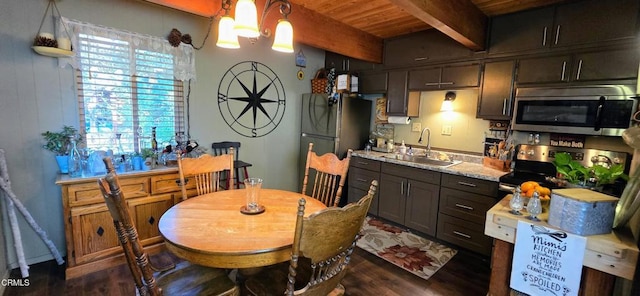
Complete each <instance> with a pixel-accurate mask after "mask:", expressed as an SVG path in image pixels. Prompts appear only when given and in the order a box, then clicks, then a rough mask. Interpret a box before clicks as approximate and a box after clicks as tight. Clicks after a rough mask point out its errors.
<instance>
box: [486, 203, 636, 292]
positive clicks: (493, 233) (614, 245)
mask: <svg viewBox="0 0 640 296" xmlns="http://www.w3.org/2000/svg"><path fill="white" fill-rule="evenodd" d="M510 198H511V195H507V196H506V197H505V198H504V199H502V200H501V201H500V202H498V203H497V204H496V205H494V206H493V207H492V208H491V209H489V211H487V216H486V223H485V234H486V235H488V236H490V237H493V238H494V239H495V241H494V246H493V253H492V266H491V282H490V283H489V292H488V293H487V295H489V296H507V295H511V289H510V288H509V282H510V275H511V261H512V259H513V251H514V243H515V239H516V229H517V225H518V220H523V219H525V220H526V218H524V217H526V215H521V216H515V215H513V214H511V213H509V210H510V208H509V199H510ZM548 215H549V213H548V211H546V212H543V213H542V214H541V215H540V216H539V217H540V219H541V220H542V221H540V222H532V221H531V220H526V221H527V222H529V223H533V224H538V225H541V226H545V227H551V226H549V224H547V223H546V221H547V218H548ZM586 238H587V246H586V249H585V253H584V260H583V270H582V280H581V283H580V291H579V295H612V292H613V289H614V281H615V277H621V278H625V279H628V280H633V278H634V272H635V270H636V264H637V262H638V253H639V251H638V247H637V246H636V243H635V241H634V240H633V236H632V235H631V234H630V233H628V232H626V231H624V230H620V231H618V230H614V231H612V232H610V233H607V234H598V235H590V236H586Z"/></svg>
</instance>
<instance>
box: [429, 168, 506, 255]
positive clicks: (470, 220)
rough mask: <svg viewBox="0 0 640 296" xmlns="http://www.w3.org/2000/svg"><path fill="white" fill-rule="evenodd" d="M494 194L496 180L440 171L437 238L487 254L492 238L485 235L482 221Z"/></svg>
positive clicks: (496, 190) (496, 193)
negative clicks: (440, 185) (440, 183)
mask: <svg viewBox="0 0 640 296" xmlns="http://www.w3.org/2000/svg"><path fill="white" fill-rule="evenodd" d="M497 196H498V183H497V182H492V181H487V180H479V179H474V178H469V177H465V176H458V175H450V174H442V187H441V189H440V203H439V209H440V210H439V215H438V231H437V233H438V234H437V238H439V239H441V240H444V241H447V242H450V243H452V244H455V245H458V246H461V247H464V248H466V249H469V250H472V251H475V252H477V253H480V254H483V255H487V256H488V255H490V254H491V246H492V241H493V239H492V238H490V237H488V236H485V235H484V222H485V215H486V212H487V211H488V210H489V209H490V208H491V207H493V205H495V203H496V202H498V200H497Z"/></svg>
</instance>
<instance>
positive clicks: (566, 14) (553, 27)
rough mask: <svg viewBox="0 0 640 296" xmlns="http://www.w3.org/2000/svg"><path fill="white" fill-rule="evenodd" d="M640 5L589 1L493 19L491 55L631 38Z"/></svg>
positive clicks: (627, 0) (614, 0) (621, 0)
mask: <svg viewBox="0 0 640 296" xmlns="http://www.w3.org/2000/svg"><path fill="white" fill-rule="evenodd" d="M639 5H640V2H639V1H637V0H610V1H600V0H587V1H575V2H572V3H567V4H560V5H557V6H551V7H544V8H539V9H533V10H528V11H523V12H517V13H513V14H507V15H501V16H497V17H494V18H493V19H492V20H491V33H490V34H491V37H490V38H491V39H490V41H489V54H504V53H514V52H528V51H540V50H543V51H544V50H549V49H551V48H561V47H570V46H585V45H589V44H597V43H606V42H611V41H616V40H622V39H631V38H634V37H635V34H636V22H637V18H638V8H639Z"/></svg>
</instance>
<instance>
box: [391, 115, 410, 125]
mask: <svg viewBox="0 0 640 296" xmlns="http://www.w3.org/2000/svg"><path fill="white" fill-rule="evenodd" d="M387 120H388V121H389V123H393V124H409V122H410V121H411V118H410V117H407V116H389V117H388V118H387Z"/></svg>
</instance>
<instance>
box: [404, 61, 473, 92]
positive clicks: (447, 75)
mask: <svg viewBox="0 0 640 296" xmlns="http://www.w3.org/2000/svg"><path fill="white" fill-rule="evenodd" d="M479 80H480V65H479V64H473V65H465V66H446V67H436V68H430V69H419V70H411V71H409V90H438V89H454V88H465V87H477V86H478V81H479Z"/></svg>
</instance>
